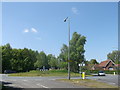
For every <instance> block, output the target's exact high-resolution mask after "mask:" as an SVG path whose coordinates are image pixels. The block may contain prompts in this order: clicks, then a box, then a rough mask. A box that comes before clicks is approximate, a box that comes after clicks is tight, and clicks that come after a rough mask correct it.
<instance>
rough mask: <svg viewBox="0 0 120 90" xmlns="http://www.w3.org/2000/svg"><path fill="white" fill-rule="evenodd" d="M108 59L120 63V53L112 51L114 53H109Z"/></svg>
mask: <svg viewBox="0 0 120 90" xmlns="http://www.w3.org/2000/svg"><path fill="white" fill-rule="evenodd" d="M107 58H108V59H111V60H112V61H113V62H115V63H116V64H118V63H120V60H119V59H120V51H118V50H115V51H112V53H108V54H107Z"/></svg>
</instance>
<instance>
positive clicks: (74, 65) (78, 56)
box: [59, 32, 86, 72]
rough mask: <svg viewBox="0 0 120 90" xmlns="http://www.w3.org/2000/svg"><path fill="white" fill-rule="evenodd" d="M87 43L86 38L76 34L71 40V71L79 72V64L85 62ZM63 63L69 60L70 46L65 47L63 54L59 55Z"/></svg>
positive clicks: (62, 50)
mask: <svg viewBox="0 0 120 90" xmlns="http://www.w3.org/2000/svg"><path fill="white" fill-rule="evenodd" d="M85 42H86V37H85V36H82V35H80V34H78V33H77V32H74V33H73V35H72V39H71V40H70V60H71V61H72V62H71V63H70V67H71V71H74V72H78V70H79V67H78V64H79V63H81V62H83V61H85V59H84V52H85V50H84V45H85ZM59 57H60V58H61V60H62V61H67V60H68V46H67V45H65V44H64V45H63V47H62V49H61V53H60V55H59Z"/></svg>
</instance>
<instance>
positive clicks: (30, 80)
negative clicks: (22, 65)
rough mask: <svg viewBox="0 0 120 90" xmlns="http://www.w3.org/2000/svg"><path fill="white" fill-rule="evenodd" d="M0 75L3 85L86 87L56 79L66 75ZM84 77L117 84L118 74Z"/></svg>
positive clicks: (15, 86)
mask: <svg viewBox="0 0 120 90" xmlns="http://www.w3.org/2000/svg"><path fill="white" fill-rule="evenodd" d="M1 76H2V80H1V81H3V82H4V83H5V86H9V87H14V88H87V87H85V86H78V85H75V84H71V83H68V82H61V81H56V79H67V77H11V76H8V75H0V77H1ZM86 78H87V79H93V80H98V81H102V82H106V83H108V84H112V85H118V75H106V76H93V77H86ZM72 79H80V77H72Z"/></svg>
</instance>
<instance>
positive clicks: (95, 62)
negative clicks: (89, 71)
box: [90, 59, 98, 64]
mask: <svg viewBox="0 0 120 90" xmlns="http://www.w3.org/2000/svg"><path fill="white" fill-rule="evenodd" d="M90 64H98V62H97V60H96V59H91V60H90Z"/></svg>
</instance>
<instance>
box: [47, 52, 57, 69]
mask: <svg viewBox="0 0 120 90" xmlns="http://www.w3.org/2000/svg"><path fill="white" fill-rule="evenodd" d="M48 64H49V66H50V67H51V68H53V69H55V68H58V60H57V58H56V57H55V56H54V55H52V54H49V55H48Z"/></svg>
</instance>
